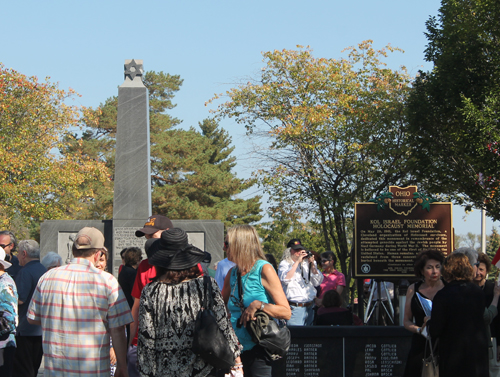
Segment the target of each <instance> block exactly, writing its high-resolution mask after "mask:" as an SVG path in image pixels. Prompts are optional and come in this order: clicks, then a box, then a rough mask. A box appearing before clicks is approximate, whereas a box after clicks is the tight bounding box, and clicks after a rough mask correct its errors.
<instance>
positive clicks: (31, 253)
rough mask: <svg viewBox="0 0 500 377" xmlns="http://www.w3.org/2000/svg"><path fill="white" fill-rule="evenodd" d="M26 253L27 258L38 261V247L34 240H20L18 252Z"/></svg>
mask: <svg viewBox="0 0 500 377" xmlns="http://www.w3.org/2000/svg"><path fill="white" fill-rule="evenodd" d="M23 251H26V254H27V255H28V258H33V259H40V245H39V244H38V242H36V241H35V240H22V241H21V242H19V252H23Z"/></svg>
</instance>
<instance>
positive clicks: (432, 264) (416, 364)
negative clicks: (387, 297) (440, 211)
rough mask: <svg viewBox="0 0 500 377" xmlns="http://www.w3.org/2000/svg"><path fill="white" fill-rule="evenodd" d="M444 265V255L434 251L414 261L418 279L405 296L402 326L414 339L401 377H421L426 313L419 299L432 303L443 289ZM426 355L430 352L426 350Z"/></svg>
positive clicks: (431, 250) (421, 253)
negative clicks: (422, 333) (442, 267)
mask: <svg viewBox="0 0 500 377" xmlns="http://www.w3.org/2000/svg"><path fill="white" fill-rule="evenodd" d="M443 262H444V255H443V253H442V252H440V251H439V250H434V249H429V250H423V251H421V252H420V253H418V254H417V257H416V259H415V264H414V271H415V276H416V277H417V278H420V279H421V280H420V281H418V282H416V283H415V284H412V285H410V286H409V287H408V291H407V293H406V305H405V313H404V327H405V329H407V330H408V331H410V332H412V333H413V337H412V339H411V348H410V352H409V354H408V358H407V360H406V366H405V372H404V375H403V376H404V377H420V376H421V375H422V359H423V358H424V350H425V337H424V336H422V335H421V334H420V333H421V332H422V329H423V324H424V318H425V316H426V314H425V312H424V309H423V307H422V302H421V300H430V301H432V300H433V299H434V296H435V295H436V293H437V292H438V291H440V290H441V289H443V288H444V283H443V281H442V280H441V266H442V265H443ZM419 296H420V298H419ZM427 353H429V350H428V351H427ZM426 356H428V355H426Z"/></svg>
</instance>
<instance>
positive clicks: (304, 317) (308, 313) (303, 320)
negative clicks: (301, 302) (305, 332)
mask: <svg viewBox="0 0 500 377" xmlns="http://www.w3.org/2000/svg"><path fill="white" fill-rule="evenodd" d="M290 307H291V309H292V317H291V318H290V319H289V320H288V321H287V325H288V326H312V324H313V321H314V310H313V306H312V305H309V306H290Z"/></svg>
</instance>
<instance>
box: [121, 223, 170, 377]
mask: <svg viewBox="0 0 500 377" xmlns="http://www.w3.org/2000/svg"><path fill="white" fill-rule="evenodd" d="M173 227H174V226H173V224H172V221H170V219H169V218H168V217H165V216H162V215H153V216H151V217H149V219H147V221H146V223H145V224H144V227H143V228H141V229H139V230H136V232H135V235H136V237H145V238H146V239H148V240H149V239H158V238H160V237H161V233H162V232H163V231H164V230H168V229H172V228H173ZM146 255H147V256H148V258H150V257H151V254H150V253H149V252H148V251H147V250H146ZM154 277H156V270H155V268H154V267H153V266H152V265H150V264H149V262H148V259H144V260H143V261H142V262H141V263H140V264H139V267H137V275H136V277H135V282H134V287H133V288H132V297H133V298H134V305H133V306H132V316H133V318H134V322H133V323H132V324H131V325H130V333H131V334H132V336H131V337H130V344H129V348H128V351H127V359H128V373H129V375H130V377H135V376H139V371H138V370H137V366H136V363H137V328H138V327H139V304H140V298H141V292H142V289H143V288H144V287H145V286H146V284H148V283H150V282H151V279H153V278H154Z"/></svg>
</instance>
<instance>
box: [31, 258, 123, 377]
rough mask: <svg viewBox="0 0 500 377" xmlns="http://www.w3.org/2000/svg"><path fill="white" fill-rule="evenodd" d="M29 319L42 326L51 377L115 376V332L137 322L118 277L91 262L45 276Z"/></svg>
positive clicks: (75, 262) (83, 261)
mask: <svg viewBox="0 0 500 377" xmlns="http://www.w3.org/2000/svg"><path fill="white" fill-rule="evenodd" d="M28 318H30V319H32V320H39V321H41V322H42V330H43V334H42V336H43V353H44V358H45V376H46V377H52V376H109V373H110V359H109V342H110V337H109V329H110V328H116V327H120V326H124V325H126V324H128V323H131V322H132V315H131V314H130V310H129V306H128V303H127V300H126V299H125V295H124V294H123V291H122V289H121V288H120V286H119V284H118V281H117V280H116V278H115V277H114V276H113V275H111V274H109V273H107V272H104V271H101V270H99V269H97V268H96V267H94V265H93V264H92V263H91V262H90V261H89V260H87V259H83V258H75V259H72V260H71V262H70V264H69V265H66V266H62V267H58V268H54V269H52V270H50V271H48V272H47V273H46V274H45V275H43V276H42V277H41V278H40V280H39V282H38V285H37V287H36V289H35V292H34V293H33V298H32V300H31V304H30V307H29V310H28Z"/></svg>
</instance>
